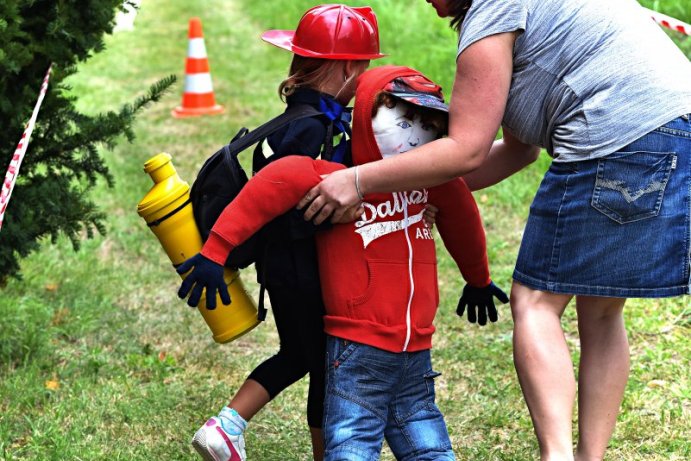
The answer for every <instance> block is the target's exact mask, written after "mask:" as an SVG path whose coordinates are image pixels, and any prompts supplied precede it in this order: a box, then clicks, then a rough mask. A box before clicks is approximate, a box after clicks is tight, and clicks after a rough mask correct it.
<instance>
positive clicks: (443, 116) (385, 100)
mask: <svg viewBox="0 0 691 461" xmlns="http://www.w3.org/2000/svg"><path fill="white" fill-rule="evenodd" d="M398 103H401V104H403V105H404V107H405V108H406V109H407V110H406V113H405V117H406V118H407V119H409V120H412V119H413V118H414V116H415V115H419V116H420V120H421V121H422V123H423V124H425V125H432V126H433V127H434V129H435V130H437V136H438V137H440V138H441V137H442V136H444V135H446V133H447V130H448V129H449V127H448V125H449V114H447V113H446V112H442V111H440V110H436V109H432V108H429V107H424V106H418V105H417V104H413V103H409V102H407V101H405V100H403V99H401V98H397V97H395V96H393V95H391V94H389V93H386V92H383V91H382V92H381V93H379V94H378V95H377V99H376V101H375V102H374V106H373V107H372V118H374V117H375V116H376V115H377V110H379V108H380V107H381V106H386V107H388V108H389V109H393V108H394V107H396V105H397V104H398Z"/></svg>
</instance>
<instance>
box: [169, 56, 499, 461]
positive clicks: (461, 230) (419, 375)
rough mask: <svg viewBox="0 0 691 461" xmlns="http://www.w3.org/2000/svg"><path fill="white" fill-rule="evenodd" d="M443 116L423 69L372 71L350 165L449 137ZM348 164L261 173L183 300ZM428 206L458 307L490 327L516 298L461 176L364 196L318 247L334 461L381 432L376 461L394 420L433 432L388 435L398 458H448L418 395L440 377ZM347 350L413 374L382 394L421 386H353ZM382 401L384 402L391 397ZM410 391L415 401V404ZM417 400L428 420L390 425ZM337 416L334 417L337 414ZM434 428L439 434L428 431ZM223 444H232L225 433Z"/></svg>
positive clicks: (277, 166) (227, 216) (436, 424)
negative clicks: (458, 283) (455, 274)
mask: <svg viewBox="0 0 691 461" xmlns="http://www.w3.org/2000/svg"><path fill="white" fill-rule="evenodd" d="M446 119H447V107H446V105H445V104H444V102H443V97H442V94H441V88H440V87H439V86H438V85H436V84H435V83H433V82H432V81H430V80H429V79H427V78H426V77H425V76H423V75H422V74H420V73H419V72H418V71H416V70H414V69H410V68H407V67H400V66H383V67H378V68H375V69H372V70H369V71H366V72H365V73H363V74H362V75H361V76H360V79H359V82H358V89H357V93H356V96H355V105H354V112H353V138H352V158H353V163H354V164H355V165H361V164H364V163H367V162H371V161H374V160H378V159H380V158H382V157H387V156H390V155H397V154H399V153H403V152H406V151H407V150H410V149H412V148H413V147H415V146H418V145H420V144H422V143H425V142H429V141H431V140H433V139H435V138H437V137H439V136H440V135H442V134H443V133H444V131H445V129H446ZM342 168H344V166H343V165H339V164H335V163H332V162H326V161H322V160H314V159H311V158H307V157H304V156H289V157H285V158H282V159H279V160H277V161H275V162H273V163H271V164H270V165H267V166H266V167H264V168H263V169H262V170H261V171H260V172H259V173H258V174H257V175H255V176H254V177H253V178H252V179H251V180H250V181H249V182H248V183H247V185H246V186H245V188H244V189H243V190H242V191H241V193H240V194H239V195H238V196H237V197H236V198H235V199H234V200H233V201H232V202H231V203H230V204H229V205H228V206H227V207H226V209H225V210H224V211H223V213H222V214H221V216H220V217H219V219H218V221H217V222H216V224H215V225H214V227H213V229H212V231H211V234H210V236H209V239H208V240H207V242H206V243H205V245H204V247H203V249H202V251H201V253H200V254H198V255H196V256H194V257H193V258H190V259H189V260H188V261H186V262H185V263H183V264H182V265H181V266H180V268H179V271H181V272H186V271H188V270H190V269H192V271H191V272H190V274H189V275H188V276H187V277H186V278H185V280H184V281H183V283H182V285H181V287H180V290H179V295H180V297H183V298H184V297H186V296H187V295H188V294H189V292H190V290H197V291H200V290H202V289H204V288H206V289H207V290H209V289H211V290H215V289H221V290H223V289H224V287H225V286H224V285H223V284H222V283H219V282H218V280H219V277H218V274H219V273H222V264H223V262H224V261H225V260H226V258H227V256H228V254H229V252H230V251H232V250H233V248H234V247H236V246H237V245H239V244H241V243H242V242H243V241H244V240H246V239H247V238H249V236H251V235H252V234H253V233H255V232H257V231H258V230H259V229H260V228H261V227H262V226H263V225H264V224H265V223H266V222H269V221H270V220H271V219H273V218H274V217H276V216H279V215H281V214H283V213H285V212H286V211H288V210H290V209H292V208H294V207H295V205H296V204H297V203H298V202H299V201H300V199H301V198H302V197H303V196H304V195H305V194H306V193H307V191H309V190H310V189H311V188H312V187H313V186H314V185H315V184H317V183H318V182H319V181H321V175H326V174H329V173H331V172H333V171H336V170H338V169H342ZM428 202H429V203H433V204H434V205H435V206H436V207H437V208H438V209H439V212H438V213H437V216H436V224H437V227H438V230H439V234H440V236H441V238H442V240H443V242H444V245H445V247H446V248H447V250H448V251H449V253H450V254H451V256H452V258H453V259H454V261H455V262H456V264H457V266H458V268H459V270H460V272H461V274H462V276H463V278H464V279H465V280H466V282H467V285H466V287H465V288H464V292H463V295H462V296H461V299H460V301H459V309H458V311H457V312H458V313H459V314H462V313H463V310H464V307H465V306H469V309H468V313H469V319H470V320H472V321H475V320H478V321H479V323H481V324H484V323H486V320H487V317H489V319H490V320H491V321H496V319H497V315H496V309H495V307H494V302H493V297H494V296H496V297H497V298H498V299H499V300H500V301H502V302H507V301H508V298H507V297H506V295H505V294H504V293H503V292H502V291H501V290H500V289H499V288H498V287H496V286H495V285H494V284H493V283H492V281H491V279H490V274H489V268H488V262H487V252H486V242H485V234H484V229H483V227H482V222H481V219H480V215H479V212H478V209H477V205H476V203H475V201H474V199H473V196H472V194H471V193H470V190H469V189H468V187H467V186H466V185H465V183H464V181H463V180H462V179H460V178H458V179H455V180H452V181H449V182H448V183H445V184H442V185H440V186H437V187H434V188H430V189H422V190H411V191H403V192H397V193H386V194H371V195H367V196H365V197H363V203H362V206H363V209H364V212H363V213H362V215H361V216H360V218H359V219H357V220H356V221H354V222H350V223H345V224H335V225H334V226H333V227H332V228H331V229H328V230H324V231H321V232H319V233H318V234H317V252H318V258H319V273H320V279H321V284H322V295H323V298H324V302H325V306H326V316H325V317H324V325H325V331H326V333H327V335H328V338H327V344H328V345H327V357H329V360H330V361H329V368H328V370H327V399H326V403H327V405H326V407H327V410H326V411H325V418H324V421H325V427H324V434H325V443H326V459H329V456H332V455H336V454H337V453H339V450H340V448H342V447H344V446H346V445H348V444H349V443H352V442H353V441H354V440H356V439H358V438H359V437H360V436H362V438H363V440H365V439H367V440H370V439H371V435H372V434H373V433H377V434H381V437H380V438H377V437H375V440H374V443H373V444H370V443H369V442H367V443H364V442H363V443H364V445H363V449H364V450H365V451H368V452H370V451H371V452H372V455H373V456H375V455H377V456H378V452H379V451H380V450H381V444H382V440H383V438H384V427H383V426H387V424H388V425H393V426H395V428H394V430H393V432H392V434H394V433H397V431H404V430H410V429H411V428H413V427H425V428H426V432H425V433H426V434H436V435H435V437H426V436H425V437H419V438H415V440H416V444H417V445H415V446H414V447H412V448H411V447H410V446H409V445H406V443H403V440H398V439H397V438H396V437H394V436H392V437H391V439H390V438H389V436H388V435H387V436H386V438H387V441H388V443H389V446H390V447H391V449H392V451H394V454H395V455H396V456H397V457H399V456H400V457H404V456H405V453H406V452H407V450H413V451H414V452H415V453H418V452H419V450H422V451H425V450H427V449H428V448H429V449H430V450H433V449H434V447H440V446H447V445H448V447H449V451H450V442H448V433H447V431H446V426H445V424H444V421H443V417H442V415H441V413H440V412H439V410H438V408H437V407H436V405H435V404H434V395H433V393H432V395H429V394H428V393H427V392H426V391H425V392H424V395H422V394H420V392H422V390H423V389H427V384H426V383H427V381H428V380H429V379H432V378H433V377H434V376H432V375H430V374H429V373H430V370H431V369H432V368H431V362H430V355H429V349H430V348H431V345H432V342H431V340H432V334H433V333H434V330H435V327H434V325H433V320H434V317H435V314H436V310H437V306H438V304H439V295H438V286H437V267H436V253H435V243H434V237H433V233H432V231H431V229H430V228H429V227H428V225H427V224H426V223H425V221H424V220H423V214H424V210H425V205H426V204H427V203H428ZM222 299H224V297H223V296H222ZM336 339H338V341H335V340H336ZM344 347H345V348H351V347H357V348H358V350H359V351H360V353H365V352H366V351H369V352H370V353H376V354H385V355H386V357H385V358H382V357H379V358H377V359H376V361H377V362H378V363H382V364H383V365H389V366H390V365H394V368H393V370H398V371H400V372H404V371H405V372H413V375H406V376H402V375H400V373H396V372H393V371H390V370H387V371H386V372H384V373H382V374H381V376H383V377H384V378H385V380H386V382H385V383H382V385H383V386H384V387H385V388H394V387H395V386H397V385H400V384H401V383H405V385H406V386H413V388H411V389H410V393H406V395H407V399H408V401H407V402H403V401H400V400H398V399H399V395H398V394H397V393H395V392H389V391H385V392H382V390H381V389H382V388H379V387H377V386H375V387H374V388H373V389H362V388H360V387H358V386H357V385H355V384H353V383H354V382H355V381H351V382H349V383H344V382H335V381H334V380H336V381H337V380H338V379H343V377H344V376H345V375H346V374H344V373H341V374H340V375H337V374H335V369H336V368H339V367H344V366H346V364H345V363H342V362H339V360H335V361H334V360H332V359H333V357H332V355H331V354H333V353H336V354H337V355H338V356H340V354H341V353H343V351H342V350H339V351H333V352H332V351H331V348H336V349H338V348H344ZM407 357H409V358H410V359H411V360H413V359H414V361H415V362H416V363H418V365H419V368H420V369H417V367H416V369H415V370H413V369H410V368H406V367H402V366H400V365H399V364H397V363H396V360H398V359H401V358H407ZM358 363H360V358H358V357H357V355H354V356H353V357H352V358H349V359H348V364H349V365H348V366H357V365H358ZM423 368H424V370H423ZM341 369H342V368H341ZM351 371H352V373H347V374H348V376H349V377H350V378H352V377H353V376H357V375H358V370H351ZM339 376H340V378H339ZM333 386H337V387H339V386H345V387H346V388H348V389H349V390H348V392H338V393H331V392H330V391H329V389H332V388H333ZM349 386H350V387H349ZM352 386H355V387H352ZM415 386H417V387H415ZM341 388H342V387H341ZM383 394H386V395H387V398H386V399H383ZM344 395H353V396H355V395H357V396H359V399H360V400H363V399H364V400H365V401H366V402H367V403H368V406H369V405H370V404H371V405H377V406H378V408H380V409H381V411H382V414H383V415H384V420H383V421H382V420H379V419H377V418H374V419H376V420H377V421H378V423H375V422H374V421H373V420H372V418H369V419H367V421H370V422H371V423H372V424H374V425H375V426H376V427H373V426H371V425H368V424H365V419H363V418H362V409H361V407H358V406H357V405H356V404H355V403H353V402H350V403H351V404H352V405H343V404H342V403H343V402H333V404H329V402H330V400H333V399H336V400H338V399H341V400H342V399H343V398H344V397H343V396H344ZM410 395H413V396H414V397H415V398H413V399H410ZM421 401H429V405H425V406H424V408H425V410H424V413H425V414H420V412H419V411H417V410H416V411H412V412H410V414H409V415H408V416H409V418H407V419H406V418H404V419H400V420H399V419H396V421H388V422H387V421H386V419H387V414H388V413H387V411H386V409H387V408H390V407H391V406H392V405H396V406H397V407H399V408H400V406H401V405H403V406H405V405H418V403H419V402H421ZM353 405H355V406H356V407H357V408H354V407H353ZM344 408H345V409H346V410H347V411H343V409H344ZM334 411H336V412H338V414H332V413H331V412H334ZM416 418H417V419H416ZM382 425H383V426H382ZM430 425H431V426H430ZM404 426H405V427H404ZM387 427H388V426H387ZM430 427H432V429H433V430H432V431H427V430H428V429H430ZM344 429H347V430H344ZM342 434H348V437H349V438H348V440H339V436H340V435H342ZM387 434H389V431H388V429H387ZM402 439H406V438H405V437H403V438H402ZM370 441H371V440H370ZM207 442H209V443H211V442H210V441H207ZM218 443H225V442H224V441H223V439H221V438H220V437H219V441H218ZM358 445H360V444H359V443H358ZM365 445H366V446H365ZM341 454H343V453H341ZM448 459H453V458H448Z"/></svg>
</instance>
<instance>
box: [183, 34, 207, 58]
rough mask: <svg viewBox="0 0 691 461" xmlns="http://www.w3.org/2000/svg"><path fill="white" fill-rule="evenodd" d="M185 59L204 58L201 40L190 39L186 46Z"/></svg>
mask: <svg viewBox="0 0 691 461" xmlns="http://www.w3.org/2000/svg"><path fill="white" fill-rule="evenodd" d="M187 57H188V58H194V59H203V58H206V46H205V45H204V39H203V38H191V39H190V40H189V43H188V45H187Z"/></svg>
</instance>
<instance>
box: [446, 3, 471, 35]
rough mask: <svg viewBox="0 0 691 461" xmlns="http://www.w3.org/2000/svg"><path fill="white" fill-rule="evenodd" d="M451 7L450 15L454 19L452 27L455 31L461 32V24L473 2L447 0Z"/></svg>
mask: <svg viewBox="0 0 691 461" xmlns="http://www.w3.org/2000/svg"><path fill="white" fill-rule="evenodd" d="M447 1H448V6H449V14H450V15H451V17H452V18H453V19H452V20H451V27H453V28H454V29H455V30H457V31H460V30H461V24H462V23H463V19H465V15H466V13H467V12H468V10H469V9H470V5H472V4H473V0H447Z"/></svg>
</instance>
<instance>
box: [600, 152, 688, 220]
mask: <svg viewBox="0 0 691 461" xmlns="http://www.w3.org/2000/svg"><path fill="white" fill-rule="evenodd" d="M676 163H677V156H676V154H675V153H674V152H645V151H638V152H619V153H616V154H613V155H609V156H607V157H604V158H602V159H599V160H598V165H597V175H596V180H595V187H594V189H593V195H592V200H591V205H592V206H593V208H595V209H596V210H598V211H599V212H601V213H602V214H604V215H605V216H607V217H609V218H610V219H612V220H614V221H615V222H617V223H619V224H626V223H630V222H634V221H640V220H642V219H646V218H652V217H654V216H657V215H658V214H659V213H660V207H661V205H662V201H663V198H664V194H665V188H666V187H667V183H668V181H669V178H670V174H671V173H672V170H674V169H675V168H676Z"/></svg>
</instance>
